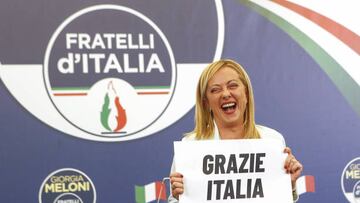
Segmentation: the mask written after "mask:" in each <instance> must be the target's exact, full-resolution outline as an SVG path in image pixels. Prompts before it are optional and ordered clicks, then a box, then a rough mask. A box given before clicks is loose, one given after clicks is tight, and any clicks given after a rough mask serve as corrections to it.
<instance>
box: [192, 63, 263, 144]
mask: <svg viewBox="0 0 360 203" xmlns="http://www.w3.org/2000/svg"><path fill="white" fill-rule="evenodd" d="M224 67H228V68H232V69H233V70H235V71H236V72H237V73H238V74H239V78H240V80H241V82H242V83H243V84H244V86H245V88H246V94H247V99H248V102H247V104H246V109H245V112H244V123H243V125H244V138H245V139H256V138H260V134H259V132H258V131H257V130H256V127H255V107H254V96H253V91H252V87H251V82H250V79H249V76H248V75H247V73H246V72H245V70H244V68H243V67H242V66H241V65H240V64H238V63H237V62H235V61H233V60H230V59H222V60H219V61H215V62H213V63H211V64H209V65H208V66H207V67H206V68H205V70H204V71H203V72H202V74H201V76H200V79H199V82H198V85H197V89H196V106H195V128H194V130H193V131H192V132H190V133H188V134H195V137H196V139H198V140H201V139H210V138H212V137H213V136H214V129H215V126H214V120H213V116H212V114H211V112H210V109H209V108H206V105H205V100H206V89H207V85H208V82H209V80H210V79H211V78H212V77H213V76H214V74H215V73H216V72H217V71H218V70H220V69H221V68H224Z"/></svg>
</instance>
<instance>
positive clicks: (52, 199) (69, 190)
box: [39, 168, 96, 203]
mask: <svg viewBox="0 0 360 203" xmlns="http://www.w3.org/2000/svg"><path fill="white" fill-rule="evenodd" d="M61 202H78V203H83V202H90V203H91V202H93V203H95V202H96V190H95V186H94V184H93V182H92V181H91V179H90V178H89V177H88V176H87V175H86V174H85V173H84V172H82V171H79V170H77V169H72V168H64V169H59V170H57V171H54V172H53V173H51V174H50V175H49V176H48V177H46V178H45V180H44V181H43V183H42V185H41V187H40V191H39V203H61Z"/></svg>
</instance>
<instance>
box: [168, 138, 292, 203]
mask: <svg viewBox="0 0 360 203" xmlns="http://www.w3.org/2000/svg"><path fill="white" fill-rule="evenodd" d="M174 150H175V168H176V171H177V172H179V173H181V174H183V176H184V194H182V195H180V197H179V198H180V202H181V203H202V202H206V203H212V202H216V203H219V202H229V203H231V202H237V203H241V202H244V203H245V202H246V203H268V202H276V203H291V202H293V199H292V189H291V179H290V175H289V174H286V172H285V169H284V163H285V159H286V156H287V154H285V153H284V152H283V151H284V145H283V143H282V142H281V141H280V140H276V139H257V140H253V139H248V140H221V141H219V140H216V141H215V140H213V141H182V142H175V143H174Z"/></svg>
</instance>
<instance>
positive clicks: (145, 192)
mask: <svg viewBox="0 0 360 203" xmlns="http://www.w3.org/2000/svg"><path fill="white" fill-rule="evenodd" d="M135 200H136V203H146V202H151V201H154V200H166V190H165V184H164V183H162V182H160V181H156V182H153V183H149V184H147V185H144V186H137V185H136V186H135Z"/></svg>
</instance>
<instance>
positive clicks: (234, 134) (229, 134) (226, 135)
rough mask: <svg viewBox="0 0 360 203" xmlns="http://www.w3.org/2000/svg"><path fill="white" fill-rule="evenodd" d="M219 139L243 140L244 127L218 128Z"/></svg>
mask: <svg viewBox="0 0 360 203" xmlns="http://www.w3.org/2000/svg"><path fill="white" fill-rule="evenodd" d="M218 129H219V134H220V137H221V139H224V140H226V139H242V138H244V134H245V132H244V126H243V125H236V126H218Z"/></svg>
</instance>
